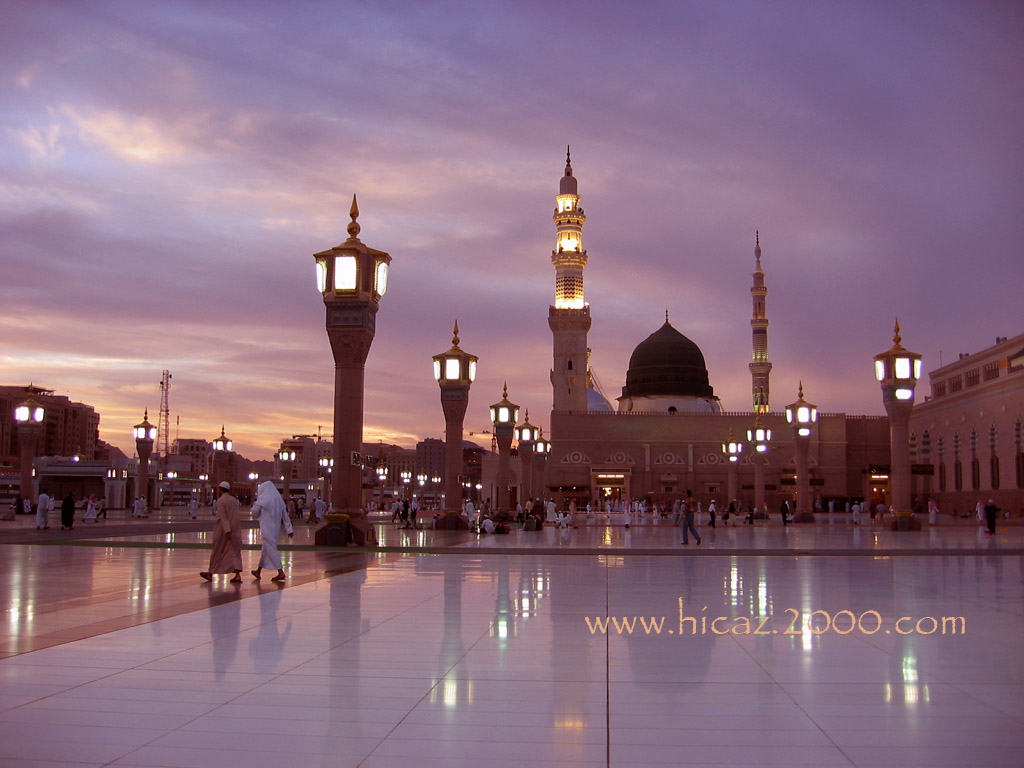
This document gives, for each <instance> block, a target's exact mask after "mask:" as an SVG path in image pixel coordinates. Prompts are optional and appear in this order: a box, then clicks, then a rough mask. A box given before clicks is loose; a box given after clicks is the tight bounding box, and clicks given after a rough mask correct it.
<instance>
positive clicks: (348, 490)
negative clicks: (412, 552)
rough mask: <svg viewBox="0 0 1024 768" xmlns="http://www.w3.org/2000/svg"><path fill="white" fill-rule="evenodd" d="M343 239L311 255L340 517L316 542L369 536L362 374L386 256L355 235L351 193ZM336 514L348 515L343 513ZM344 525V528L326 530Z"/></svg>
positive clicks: (385, 280)
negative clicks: (323, 335)
mask: <svg viewBox="0 0 1024 768" xmlns="http://www.w3.org/2000/svg"><path fill="white" fill-rule="evenodd" d="M349 216H350V217H351V219H352V221H350V222H349V225H348V235H349V236H348V239H347V240H346V241H345V242H344V243H342V244H341V245H336V246H335V247H333V248H331V249H330V250H327V251H321V252H320V253H317V254H314V259H315V260H316V279H317V287H318V288H319V289H320V292H321V293H322V294H323V298H324V307H325V308H326V310H327V336H328V338H329V339H330V341H331V352H332V353H333V355H334V460H335V464H334V469H335V473H334V477H333V478H332V481H331V502H332V504H333V507H334V513H335V514H336V515H339V517H337V518H334V519H328V526H326V528H325V529H321V531H318V532H317V534H318V537H319V539H318V541H317V543H323V544H328V543H340V542H338V540H339V539H341V540H342V541H344V542H348V541H351V542H354V543H355V544H357V545H362V544H365V543H366V540H367V537H369V538H370V539H371V541H372V540H373V538H374V536H373V531H372V529H371V528H370V527H369V524H368V523H367V521H366V513H365V511H364V510H363V506H362V494H363V473H362V456H361V453H360V452H361V450H362V443H363V374H364V370H365V367H366V357H367V355H368V354H369V353H370V345H371V344H372V343H373V337H374V334H375V332H376V318H377V309H378V308H379V306H380V299H381V297H382V296H383V295H384V293H385V291H386V290H387V286H388V270H389V266H390V264H391V256H390V255H388V254H387V253H385V252H384V251H377V250H374V249H373V248H368V247H367V246H366V245H364V244H363V243H362V242H361V241H360V240H359V229H360V227H359V224H358V223H357V222H356V219H357V218H358V217H359V208H358V206H357V205H356V197H355V195H353V196H352V207H351V209H350V210H349ZM341 515H348V517H347V518H345V517H341ZM346 522H347V524H348V528H347V530H334V531H333V532H332V531H331V530H329V529H330V528H331V526H332V525H335V526H337V525H343V524H344V523H346Z"/></svg>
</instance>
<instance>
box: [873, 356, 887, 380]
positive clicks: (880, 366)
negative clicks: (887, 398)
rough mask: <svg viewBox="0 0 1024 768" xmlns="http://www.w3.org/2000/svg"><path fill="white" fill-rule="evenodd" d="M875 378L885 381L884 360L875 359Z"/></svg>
mask: <svg viewBox="0 0 1024 768" xmlns="http://www.w3.org/2000/svg"><path fill="white" fill-rule="evenodd" d="M875 379H877V380H878V381H885V361H884V360H875Z"/></svg>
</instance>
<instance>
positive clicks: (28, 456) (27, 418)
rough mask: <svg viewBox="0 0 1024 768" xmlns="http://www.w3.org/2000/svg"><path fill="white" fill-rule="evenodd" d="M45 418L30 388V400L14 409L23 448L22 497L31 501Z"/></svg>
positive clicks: (43, 409)
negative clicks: (33, 472) (35, 464)
mask: <svg viewBox="0 0 1024 768" xmlns="http://www.w3.org/2000/svg"><path fill="white" fill-rule="evenodd" d="M45 418H46V409H45V408H43V406H41V405H40V404H39V403H37V402H36V398H35V389H34V388H33V387H31V386H30V387H29V388H28V399H27V400H26V401H25V402H23V403H22V404H21V405H19V406H17V407H16V408H15V409H14V420H15V421H16V422H17V424H18V442H19V443H20V447H21V497H22V498H23V499H28V500H29V501H35V500H36V490H35V486H34V484H33V483H32V459H33V458H34V457H35V454H36V447H37V443H38V442H39V436H40V435H41V434H42V433H43V419H45ZM21 511H22V510H20V509H19V510H17V512H21Z"/></svg>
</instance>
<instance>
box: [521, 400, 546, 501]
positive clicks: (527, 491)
mask: <svg viewBox="0 0 1024 768" xmlns="http://www.w3.org/2000/svg"><path fill="white" fill-rule="evenodd" d="M515 435H516V442H518V443H519V460H520V461H522V462H523V496H525V497H526V498H527V499H531V500H532V499H533V452H534V451H535V450H536V448H537V441H538V440H540V428H539V427H535V426H533V425H532V424H531V423H530V410H529V409H527V410H526V420H525V421H524V422H523V424H522V426H519V427H516V431H515Z"/></svg>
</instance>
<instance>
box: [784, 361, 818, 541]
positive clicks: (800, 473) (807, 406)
mask: <svg viewBox="0 0 1024 768" xmlns="http://www.w3.org/2000/svg"><path fill="white" fill-rule="evenodd" d="M786 421H788V422H789V423H790V424H792V425H793V442H795V443H796V516H795V518H794V519H795V520H797V521H799V520H801V516H805V515H810V518H809V519H811V520H813V519H814V512H813V511H812V510H811V507H812V504H811V478H810V474H809V473H808V470H807V450H808V449H809V448H810V446H811V434H812V432H813V431H814V425H815V424H816V423H817V421H818V406H816V405H812V404H811V403H808V402H807V401H806V400H804V383H803V382H802V381H801V382H800V390H799V392H798V393H797V399H796V402H795V403H791V404H790V405H787V406H786ZM802 519H803V520H807V519H808V518H807V517H802Z"/></svg>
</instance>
